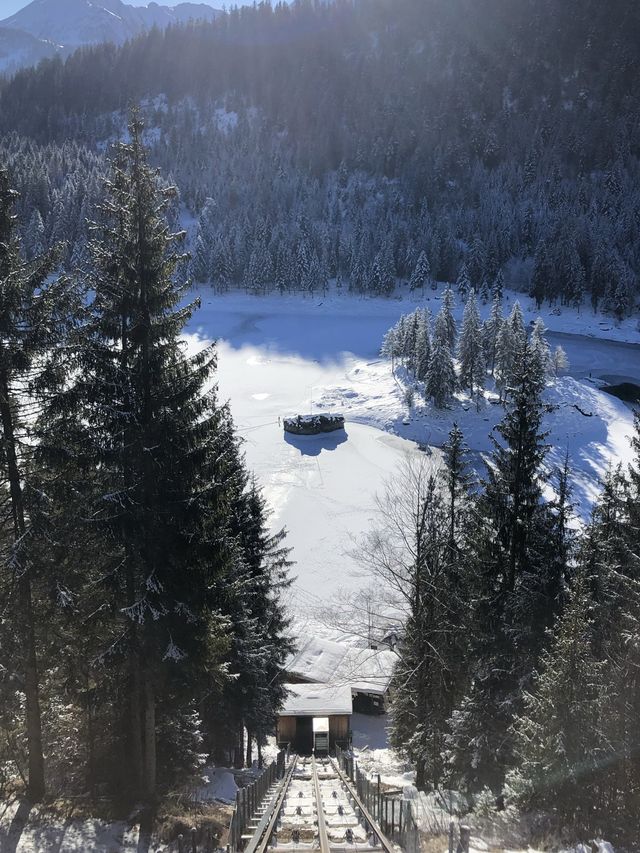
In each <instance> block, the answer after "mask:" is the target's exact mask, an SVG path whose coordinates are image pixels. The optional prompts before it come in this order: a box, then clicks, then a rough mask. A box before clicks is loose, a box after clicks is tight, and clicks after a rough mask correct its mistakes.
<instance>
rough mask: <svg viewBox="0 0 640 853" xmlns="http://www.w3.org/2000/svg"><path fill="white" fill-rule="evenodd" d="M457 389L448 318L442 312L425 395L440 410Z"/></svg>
mask: <svg viewBox="0 0 640 853" xmlns="http://www.w3.org/2000/svg"><path fill="white" fill-rule="evenodd" d="M455 389H456V370H455V367H454V365H453V358H452V357H451V351H450V349H449V344H448V329H447V317H446V315H445V314H444V313H443V312H442V311H440V312H439V314H438V316H437V317H436V322H435V327H434V334H433V345H432V349H431V361H430V362H429V370H428V372H427V379H426V384H425V395H426V396H427V397H428V398H431V399H432V400H433V403H434V405H435V406H436V408H438V409H442V408H444V407H445V406H446V405H447V403H448V402H449V400H450V399H451V397H452V396H453V393H454V391H455Z"/></svg>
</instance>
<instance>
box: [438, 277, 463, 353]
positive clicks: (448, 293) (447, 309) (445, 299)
mask: <svg viewBox="0 0 640 853" xmlns="http://www.w3.org/2000/svg"><path fill="white" fill-rule="evenodd" d="M454 307H455V297H454V295H453V291H452V290H451V288H450V287H449V286H448V285H447V287H446V288H445V291H444V293H443V294H442V307H441V308H440V311H439V312H438V316H440V315H441V316H442V321H441V322H443V323H444V326H445V328H446V332H447V335H446V343H447V346H448V347H449V351H450V352H454V350H455V346H456V337H457V334H458V330H457V328H456V321H455V319H454V316H453V309H454Z"/></svg>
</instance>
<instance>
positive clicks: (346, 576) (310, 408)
mask: <svg viewBox="0 0 640 853" xmlns="http://www.w3.org/2000/svg"><path fill="white" fill-rule="evenodd" d="M200 296H201V298H202V309H201V310H200V311H197V312H196V314H195V315H194V317H193V319H192V322H191V324H190V327H189V333H190V334H189V341H190V345H191V346H194V347H196V346H199V345H201V343H202V342H204V341H206V340H211V339H217V340H218V342H219V345H218V353H219V375H218V380H219V387H220V394H221V397H222V398H223V399H229V400H230V404H231V410H232V413H233V416H234V419H235V422H236V426H237V428H238V431H239V432H240V434H241V435H242V437H243V438H244V441H245V451H246V454H247V461H248V463H249V466H250V468H252V469H253V470H254V471H255V472H256V474H257V476H258V480H259V482H260V483H261V484H262V486H263V488H264V490H265V494H266V497H267V499H268V501H269V503H270V505H271V507H272V509H273V511H274V516H273V526H274V527H276V528H277V527H280V526H283V525H284V526H286V527H287V529H288V531H289V536H288V540H287V541H288V544H289V545H290V546H291V547H293V549H294V550H293V558H294V559H295V560H296V566H295V569H294V574H295V575H296V582H295V584H294V587H293V591H292V596H293V601H292V604H293V607H294V609H295V610H297V611H298V612H306V613H308V612H309V610H310V609H312V608H313V607H314V606H315V605H320V604H322V603H326V601H327V599H328V598H329V597H331V596H335V595H336V594H338V593H339V592H340V591H341V590H343V589H347V590H354V589H357V588H359V587H360V586H362V585H363V578H362V576H361V572H360V568H359V566H358V564H357V562H356V560H355V558H354V557H353V555H352V552H353V548H354V544H355V543H356V542H357V541H358V539H360V537H361V536H362V534H364V533H365V532H366V531H367V530H368V529H369V528H370V527H371V525H372V524H374V523H375V513H374V497H375V494H376V493H379V492H380V491H381V490H382V488H383V486H384V482H385V481H386V480H387V479H388V478H389V477H390V476H391V475H392V474H393V472H394V470H396V468H397V466H398V463H399V461H400V460H401V458H402V455H403V454H405V453H416V452H419V451H418V450H417V445H416V442H419V443H421V444H429V445H435V446H440V445H441V444H442V443H443V441H444V439H445V438H446V434H447V432H448V430H449V428H450V426H451V423H452V421H453V420H454V419H455V420H457V421H458V423H459V425H460V426H461V428H462V429H463V431H464V433H465V437H466V441H467V443H468V445H469V446H470V448H471V449H472V450H473V451H475V452H476V459H477V460H478V462H479V460H480V456H479V454H481V453H484V452H487V451H488V450H489V449H490V444H489V440H488V436H489V433H490V431H491V429H492V428H493V426H494V425H495V424H496V423H497V422H498V421H499V420H500V417H501V415H502V408H501V407H500V406H498V405H493V404H492V403H491V402H486V403H485V404H484V405H483V406H482V408H481V411H480V412H477V411H476V407H475V405H474V404H471V405H470V404H469V402H468V401H466V400H464V399H463V398H461V399H460V400H458V401H457V402H456V403H455V404H454V406H453V407H452V408H451V409H450V410H447V411H445V412H438V411H437V410H434V409H433V407H431V406H429V407H424V406H422V405H416V406H415V407H414V409H413V410H412V411H411V412H409V411H408V410H407V407H406V404H405V403H404V399H403V388H402V386H401V383H399V382H398V381H397V378H396V377H394V376H393V375H392V373H391V370H390V365H389V363H388V362H387V361H386V360H384V359H381V358H380V357H379V355H378V352H379V348H380V343H381V340H382V337H383V335H384V333H385V332H386V330H387V329H388V328H389V327H390V326H391V325H392V324H393V323H395V322H396V321H397V319H398V317H399V316H400V315H401V314H403V313H406V312H408V311H410V310H412V309H413V307H415V305H417V304H426V305H427V306H428V307H429V308H430V309H431V311H432V312H433V313H434V314H435V313H436V312H437V310H438V308H439V305H440V299H439V296H440V294H439V292H437V293H436V292H433V291H431V290H429V291H427V292H426V293H425V295H424V300H423V298H422V297H421V296H420V295H419V294H407V295H406V296H405V298H396V299H361V298H357V297H353V296H349V295H342V294H336V293H331V294H330V295H328V296H318V297H314V298H311V297H303V296H299V295H296V296H280V295H278V294H273V295H268V296H264V297H256V296H250V295H247V294H243V293H232V294H226V295H221V296H220V295H215V294H214V292H213V291H212V290H210V289H208V288H206V287H203V288H201V289H200ZM515 298H517V297H516V296H515V295H514V294H510V293H507V294H506V298H505V313H507V312H508V311H509V310H510V305H511V304H512V302H513V300H514V299H515ZM520 298H521V304H522V306H523V309H524V312H525V318H526V320H527V321H528V322H530V321H532V320H533V319H534V318H535V317H536V316H538V312H537V311H536V310H535V306H534V305H533V304H532V303H531V300H529V299H528V298H527V297H524V298H522V297H520ZM482 310H483V313H485V314H486V312H487V311H488V306H484V307H483V309H482ZM541 313H542V316H543V319H544V320H545V322H546V324H547V325H548V326H549V329H550V333H549V335H548V337H549V342H550V343H551V344H552V345H555V344H556V343H562V346H563V347H564V349H565V350H566V352H567V354H568V356H569V360H570V362H571V367H570V370H569V375H567V376H564V377H561V378H560V379H558V380H557V381H555V382H554V383H552V385H551V387H550V388H549V390H548V393H547V398H548V402H550V403H551V404H553V405H554V407H555V408H554V410H553V411H552V412H551V413H550V414H549V416H548V417H547V420H546V427H547V429H549V431H550V434H549V438H548V441H549V444H550V445H551V446H552V449H551V451H550V453H549V457H548V462H549V465H550V466H553V465H556V464H560V462H561V461H562V458H563V456H564V453H565V450H566V449H568V450H569V454H570V459H571V464H572V466H573V469H574V487H575V495H574V497H575V500H576V502H577V504H578V506H577V510H578V512H579V514H580V515H581V516H582V517H583V518H585V517H586V516H587V515H588V513H589V511H590V508H591V506H592V503H593V501H594V499H595V498H596V496H597V494H598V480H599V478H600V477H602V475H603V474H604V473H605V471H606V469H607V466H608V465H610V464H612V463H615V462H616V461H618V460H621V461H627V460H628V459H629V454H630V449H629V441H628V436H629V435H630V433H631V431H632V423H633V420H632V412H631V410H630V408H629V407H628V406H626V405H625V404H624V403H622V402H621V401H619V400H617V399H616V398H614V397H611V396H610V395H607V394H604V393H602V392H601V391H600V390H599V387H598V385H599V384H600V382H599V380H600V379H606V380H607V381H610V379H611V377H616V380H618V379H622V378H623V377H624V378H625V379H627V380H631V381H635V382H637V383H639V384H640V332H639V331H638V321H637V319H629V320H627V321H625V322H624V323H622V324H620V325H616V324H614V323H613V321H611V320H610V319H609V318H602V317H601V316H599V315H597V316H594V315H593V313H592V312H591V311H590V310H588V309H582V311H580V312H578V311H576V310H574V309H562V310H561V312H560V313H557V311H554V310H552V309H549V308H546V309H544V310H543V311H542V312H541ZM461 314H462V306H461V305H459V306H458V309H457V316H458V320H460V318H461ZM327 410H329V411H331V410H333V411H339V412H342V413H343V414H344V415H345V417H346V421H347V423H346V430H345V434H342V433H329V434H326V435H322V436H292V435H288V434H285V433H283V430H282V427H281V424H280V423H279V421H278V418H283V417H286V416H287V415H292V414H298V413H300V414H305V413H309V412H318V411H327Z"/></svg>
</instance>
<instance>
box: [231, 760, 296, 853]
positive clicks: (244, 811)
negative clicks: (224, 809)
mask: <svg viewBox="0 0 640 853" xmlns="http://www.w3.org/2000/svg"><path fill="white" fill-rule="evenodd" d="M287 759H288V753H287V752H285V750H281V751H280V752H279V753H278V757H277V758H276V760H275V761H272V762H271V764H269V766H268V767H266V768H265V769H264V771H263V772H262V774H261V775H260V776H258V778H257V779H256V780H255V781H253V782H252V783H251V784H250V785H247V786H246V787H245V788H239V789H238V792H237V793H236V804H235V808H234V810H233V814H232V815H231V823H230V824H229V841H228V845H227V849H228V850H229V851H230V853H237V851H239V850H242V848H243V847H244V844H243V839H242V836H243V835H245V834H247V828H248V826H249V821H250V820H251V818H252V817H253V816H254V814H255V813H256V811H257V809H258V806H259V805H260V803H261V802H262V801H263V800H264V798H265V796H266V793H267V791H268V790H269V788H270V787H271V786H272V785H273V784H274V782H276V781H277V780H278V779H282V777H283V776H284V771H285V767H286V765H287Z"/></svg>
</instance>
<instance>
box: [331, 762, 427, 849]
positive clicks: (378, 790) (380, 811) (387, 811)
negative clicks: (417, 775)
mask: <svg viewBox="0 0 640 853" xmlns="http://www.w3.org/2000/svg"><path fill="white" fill-rule="evenodd" d="M336 757H337V760H338V763H339V764H340V768H341V770H342V771H343V772H344V773H346V775H347V776H348V777H349V779H351V781H352V782H353V784H354V785H355V788H356V791H357V792H358V796H359V797H360V799H361V800H362V802H363V804H364V806H365V808H366V809H367V811H369V812H370V814H371V816H372V817H373V818H374V819H375V820H376V821H377V823H378V824H379V826H380V829H381V830H382V832H383V833H384V835H385V836H386V837H387V838H389V839H390V840H391V841H395V842H396V844H399V845H400V847H402V849H403V850H404V851H406V853H420V832H419V830H418V826H417V824H416V822H415V819H414V817H413V813H412V811H411V801H410V800H404V799H403V798H402V796H401V793H400V792H399V791H385V790H383V788H382V786H381V783H380V776H378V777H377V779H375V780H372V779H369V777H368V776H367V775H366V774H365V773H364V772H363V771H362V770H361V769H360V768H359V767H358V764H357V762H356V761H355V759H354V757H353V754H352V753H350V752H345V751H344V750H342V749H340V748H339V747H336Z"/></svg>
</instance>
